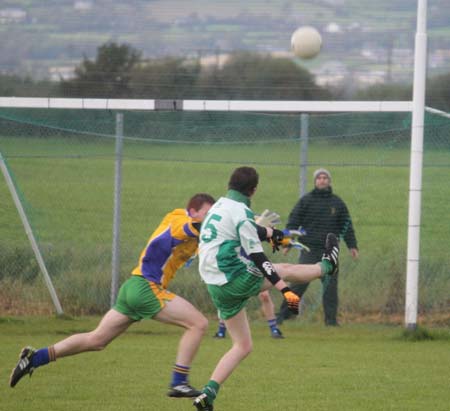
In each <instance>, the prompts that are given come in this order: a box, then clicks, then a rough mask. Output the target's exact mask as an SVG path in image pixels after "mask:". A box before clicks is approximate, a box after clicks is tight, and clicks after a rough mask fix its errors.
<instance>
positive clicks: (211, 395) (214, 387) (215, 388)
mask: <svg viewBox="0 0 450 411" xmlns="http://www.w3.org/2000/svg"><path fill="white" fill-rule="evenodd" d="M219 389H220V384H219V383H217V382H216V381H214V380H209V381H208V384H206V385H205V388H203V392H204V393H205V394H206V396H207V397H208V402H209V403H210V404H212V403H213V401H214V400H215V399H216V397H217V394H219Z"/></svg>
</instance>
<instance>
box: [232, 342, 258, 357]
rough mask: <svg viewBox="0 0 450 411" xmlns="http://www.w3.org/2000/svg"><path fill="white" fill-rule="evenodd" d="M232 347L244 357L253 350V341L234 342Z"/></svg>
mask: <svg viewBox="0 0 450 411" xmlns="http://www.w3.org/2000/svg"><path fill="white" fill-rule="evenodd" d="M234 348H235V349H237V350H238V351H239V353H240V355H241V357H242V358H245V357H247V356H248V355H250V353H251V352H252V351H253V341H252V340H249V341H241V342H239V343H235V344H234Z"/></svg>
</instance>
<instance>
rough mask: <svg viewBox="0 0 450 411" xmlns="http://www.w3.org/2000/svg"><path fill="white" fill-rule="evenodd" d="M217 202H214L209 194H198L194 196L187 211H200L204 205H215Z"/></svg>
mask: <svg viewBox="0 0 450 411" xmlns="http://www.w3.org/2000/svg"><path fill="white" fill-rule="evenodd" d="M215 202H216V200H214V197H213V196H211V195H209V194H207V193H197V194H195V195H193V196H192V197H191V198H190V199H189V201H188V203H187V206H186V210H190V209H191V208H193V209H194V210H195V211H198V210H200V209H201V208H202V207H203V204H205V203H208V204H211V205H212V204H214V203H215Z"/></svg>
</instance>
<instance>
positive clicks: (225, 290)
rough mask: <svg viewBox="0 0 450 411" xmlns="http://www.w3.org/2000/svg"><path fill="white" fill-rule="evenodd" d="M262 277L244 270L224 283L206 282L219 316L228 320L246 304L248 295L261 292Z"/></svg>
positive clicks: (251, 295)
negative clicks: (213, 283)
mask: <svg viewBox="0 0 450 411" xmlns="http://www.w3.org/2000/svg"><path fill="white" fill-rule="evenodd" d="M263 281H264V277H258V276H256V275H254V274H251V273H249V272H244V273H242V274H240V275H239V276H237V277H235V278H234V279H233V280H231V281H230V282H229V283H226V284H224V285H212V284H208V292H209V294H210V295H211V299H212V301H213V303H214V305H215V307H216V308H217V310H218V313H219V317H220V318H221V319H223V320H228V319H229V318H232V317H234V316H235V315H236V314H237V313H239V311H241V310H242V309H243V308H244V307H245V306H246V305H247V301H248V299H249V298H250V297H253V296H255V295H258V294H259V293H260V292H261V286H262V283H263Z"/></svg>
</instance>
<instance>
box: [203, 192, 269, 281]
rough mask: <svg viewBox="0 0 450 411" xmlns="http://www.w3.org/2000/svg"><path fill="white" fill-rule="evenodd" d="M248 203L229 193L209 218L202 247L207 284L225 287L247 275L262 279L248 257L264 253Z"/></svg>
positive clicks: (242, 198)
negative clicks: (251, 274)
mask: <svg viewBox="0 0 450 411" xmlns="http://www.w3.org/2000/svg"><path fill="white" fill-rule="evenodd" d="M248 201H249V200H248V197H246V196H244V195H242V194H240V193H239V192H237V191H234V190H230V191H229V192H228V193H227V197H221V198H219V200H218V201H217V202H216V203H215V204H214V205H213V206H212V207H211V209H210V210H209V212H208V214H207V215H206V218H205V220H204V222H203V224H202V228H201V230H200V244H199V259H200V263H199V270H200V275H201V277H202V279H203V281H204V282H205V283H206V284H215V285H223V284H226V283H227V282H229V281H230V280H231V279H233V278H234V277H236V276H237V275H239V274H241V273H242V272H246V271H247V272H251V273H254V274H255V275H258V276H261V275H262V274H261V272H260V271H259V270H258V269H257V268H256V266H255V264H254V263H253V262H252V261H251V260H250V259H249V258H248V257H247V256H248V255H250V254H252V253H259V252H264V250H263V247H262V244H261V241H260V240H259V238H258V234H257V231H256V223H255V218H254V214H253V211H252V210H251V209H250V208H249V207H248V206H247V205H246V203H248Z"/></svg>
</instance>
